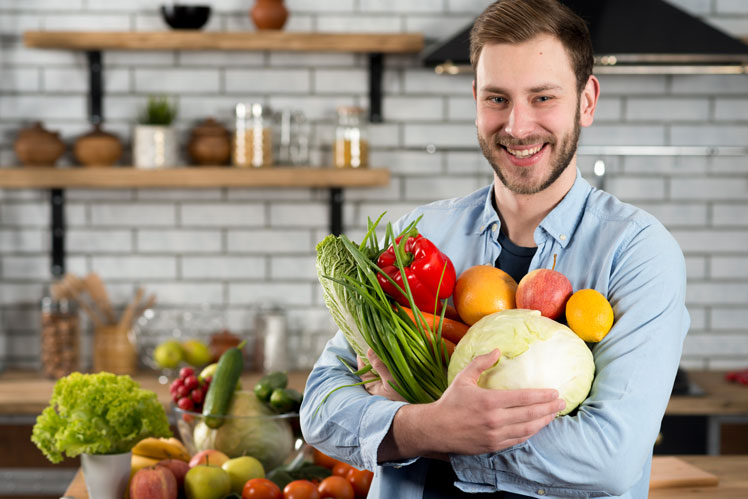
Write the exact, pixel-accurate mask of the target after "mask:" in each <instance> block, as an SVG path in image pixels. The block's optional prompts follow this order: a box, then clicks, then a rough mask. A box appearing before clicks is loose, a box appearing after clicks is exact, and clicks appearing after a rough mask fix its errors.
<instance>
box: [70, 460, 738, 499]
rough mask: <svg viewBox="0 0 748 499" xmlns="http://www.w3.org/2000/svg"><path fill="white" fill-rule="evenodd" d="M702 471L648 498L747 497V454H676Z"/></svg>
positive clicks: (77, 482)
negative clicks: (687, 483) (707, 478)
mask: <svg viewBox="0 0 748 499" xmlns="http://www.w3.org/2000/svg"><path fill="white" fill-rule="evenodd" d="M678 457H680V458H681V459H683V460H684V461H687V462H689V463H691V464H693V465H694V466H696V467H698V468H701V469H702V470H705V471H708V472H710V473H714V474H715V475H717V476H718V477H719V485H717V486H716V487H674V488H667V489H653V490H651V491H650V493H649V497H650V499H668V498H673V499H675V498H677V499H680V498H687V497H703V498H709V499H745V498H746V497H748V474H747V473H746V472H745V470H746V469H748V456H678ZM65 495H66V496H70V497H75V499H88V492H87V491H86V483H85V481H84V480H83V473H81V471H80V470H78V473H77V474H76V475H75V478H74V479H73V481H72V482H71V483H70V486H69V487H68V489H67V491H65Z"/></svg>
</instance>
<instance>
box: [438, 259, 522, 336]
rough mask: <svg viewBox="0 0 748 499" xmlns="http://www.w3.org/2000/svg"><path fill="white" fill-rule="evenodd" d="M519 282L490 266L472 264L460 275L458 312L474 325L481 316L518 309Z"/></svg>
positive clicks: (456, 305) (455, 299)
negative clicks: (515, 298) (516, 296)
mask: <svg viewBox="0 0 748 499" xmlns="http://www.w3.org/2000/svg"><path fill="white" fill-rule="evenodd" d="M516 291H517V281H515V280H514V279H513V278H512V276H510V275H509V274H507V273H506V272H504V271H503V270H501V269H497V268H496V267H492V266H490V265H476V266H474V267H470V268H469V269H467V270H466V271H464V272H463V273H462V274H460V277H458V278H457V282H456V283H455V290H454V294H453V295H452V298H453V299H454V303H455V308H456V309H457V314H458V315H459V316H460V318H461V319H462V321H463V322H464V323H466V324H470V325H471V326H472V325H473V324H475V323H476V322H478V321H479V320H480V319H481V318H482V317H485V316H486V315H489V314H492V313H494V312H499V311H501V310H506V309H509V308H515V302H514V294H515V292H516Z"/></svg>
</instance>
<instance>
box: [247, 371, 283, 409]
mask: <svg viewBox="0 0 748 499" xmlns="http://www.w3.org/2000/svg"><path fill="white" fill-rule="evenodd" d="M286 385H288V375H286V373H284V372H283V371H275V372H272V373H270V374H267V375H265V376H263V377H262V378H261V379H260V381H258V382H257V384H256V385H255V395H257V398H258V399H260V400H262V401H263V402H269V401H270V395H272V393H273V390H275V389H276V388H285V387H286Z"/></svg>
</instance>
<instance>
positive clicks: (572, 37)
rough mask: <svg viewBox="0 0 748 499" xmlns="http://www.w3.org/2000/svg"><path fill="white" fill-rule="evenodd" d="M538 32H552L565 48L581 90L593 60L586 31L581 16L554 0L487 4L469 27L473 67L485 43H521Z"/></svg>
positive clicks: (510, 1) (500, 0) (499, 1)
mask: <svg viewBox="0 0 748 499" xmlns="http://www.w3.org/2000/svg"><path fill="white" fill-rule="evenodd" d="M541 34H548V35H552V36H555V37H556V38H558V39H559V40H560V41H561V43H562V44H563V46H564V48H566V52H567V53H568V54H569V58H570V59H571V64H572V68H573V70H574V74H575V75H576V78H577V91H579V92H581V91H582V89H583V88H584V86H585V85H586V84H587V80H589V78H590V75H591V74H592V66H593V64H594V57H593V54H592V41H591V40H590V32H589V30H588V29H587V24H586V23H585V22H584V20H583V19H582V18H581V17H579V16H578V15H576V14H575V13H574V12H572V11H571V9H569V8H568V7H566V6H565V5H563V4H561V3H560V2H559V1H558V0H498V1H496V2H494V3H492V4H491V5H489V6H488V7H487V8H486V10H484V11H483V13H482V14H481V15H480V16H479V17H478V19H476V21H475V24H474V25H473V28H472V30H471V31H470V63H471V64H472V66H473V70H475V68H476V66H477V64H478V58H479V57H480V54H481V51H482V50H483V46H484V45H485V44H486V43H521V42H525V41H528V40H530V39H532V38H534V37H536V36H538V35H541Z"/></svg>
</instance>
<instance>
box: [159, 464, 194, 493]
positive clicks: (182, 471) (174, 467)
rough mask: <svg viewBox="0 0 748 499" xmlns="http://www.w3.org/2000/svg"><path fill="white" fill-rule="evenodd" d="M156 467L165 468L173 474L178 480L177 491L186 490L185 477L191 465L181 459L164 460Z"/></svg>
mask: <svg viewBox="0 0 748 499" xmlns="http://www.w3.org/2000/svg"><path fill="white" fill-rule="evenodd" d="M156 466H163V467H165V468H168V469H169V471H171V472H172V474H173V475H174V478H176V479H177V489H178V490H184V475H186V474H187V472H188V471H190V465H189V464H187V463H185V462H184V461H182V460H181V459H164V460H162V461H159V462H158V463H156Z"/></svg>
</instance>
